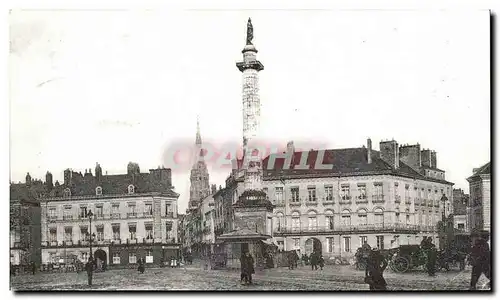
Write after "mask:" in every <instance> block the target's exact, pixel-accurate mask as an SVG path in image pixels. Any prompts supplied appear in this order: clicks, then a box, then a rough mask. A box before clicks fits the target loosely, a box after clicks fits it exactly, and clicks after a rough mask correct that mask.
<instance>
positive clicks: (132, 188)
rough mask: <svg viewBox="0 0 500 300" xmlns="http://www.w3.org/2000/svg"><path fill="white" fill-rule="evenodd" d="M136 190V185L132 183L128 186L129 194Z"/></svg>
mask: <svg viewBox="0 0 500 300" xmlns="http://www.w3.org/2000/svg"><path fill="white" fill-rule="evenodd" d="M134 190H135V188H134V185H132V184H131V185H129V186H128V193H129V194H133V193H134Z"/></svg>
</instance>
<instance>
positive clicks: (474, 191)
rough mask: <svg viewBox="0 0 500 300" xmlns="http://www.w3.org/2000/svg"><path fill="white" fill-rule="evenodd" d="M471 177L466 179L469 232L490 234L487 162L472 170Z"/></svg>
mask: <svg viewBox="0 0 500 300" xmlns="http://www.w3.org/2000/svg"><path fill="white" fill-rule="evenodd" d="M472 173H473V175H472V176H471V177H469V178H467V181H468V182H469V193H470V200H469V207H468V213H467V215H468V218H469V230H470V231H488V232H491V215H490V209H491V204H490V203H491V202H490V201H491V179H490V176H491V167H490V163H489V162H488V163H487V164H485V165H484V166H482V167H480V168H477V169H474V170H473V171H472Z"/></svg>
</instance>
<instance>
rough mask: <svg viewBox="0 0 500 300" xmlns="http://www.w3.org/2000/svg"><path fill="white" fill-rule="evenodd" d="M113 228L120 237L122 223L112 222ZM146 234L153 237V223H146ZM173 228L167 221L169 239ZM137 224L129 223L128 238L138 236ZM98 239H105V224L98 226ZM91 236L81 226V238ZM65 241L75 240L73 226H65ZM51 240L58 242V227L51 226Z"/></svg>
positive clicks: (115, 238) (117, 236) (86, 239)
mask: <svg viewBox="0 0 500 300" xmlns="http://www.w3.org/2000/svg"><path fill="white" fill-rule="evenodd" d="M111 227H112V230H113V240H119V239H120V236H121V234H120V224H111ZM144 229H145V236H144V238H146V239H147V240H150V239H153V237H154V235H153V224H144ZM171 230H172V226H171V224H168V223H167V230H166V231H167V239H168V238H169V237H168V236H169V231H171ZM136 232H137V225H136V224H129V225H128V232H127V233H128V238H129V239H131V240H134V239H136V238H137V234H136ZM95 234H96V237H95V240H96V241H104V226H96V232H95ZM89 238H90V236H89V230H88V227H87V226H80V239H81V240H82V241H88V240H89ZM64 241H65V242H72V241H73V227H65V228H64ZM49 242H57V228H49Z"/></svg>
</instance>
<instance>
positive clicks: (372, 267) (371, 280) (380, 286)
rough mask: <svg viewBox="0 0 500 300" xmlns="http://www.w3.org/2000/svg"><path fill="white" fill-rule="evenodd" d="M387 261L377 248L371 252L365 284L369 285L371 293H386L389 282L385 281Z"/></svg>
mask: <svg viewBox="0 0 500 300" xmlns="http://www.w3.org/2000/svg"><path fill="white" fill-rule="evenodd" d="M385 268H387V261H386V259H385V258H384V256H383V255H382V254H381V253H380V251H379V250H378V249H377V248H374V249H372V250H371V251H370V255H369V256H368V260H367V263H366V269H365V283H368V285H369V286H370V290H371V291H384V290H386V289H387V282H386V281H385V279H384V271H385Z"/></svg>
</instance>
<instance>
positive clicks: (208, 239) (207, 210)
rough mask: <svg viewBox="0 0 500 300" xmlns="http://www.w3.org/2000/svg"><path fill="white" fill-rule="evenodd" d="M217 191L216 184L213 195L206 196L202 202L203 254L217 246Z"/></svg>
mask: <svg viewBox="0 0 500 300" xmlns="http://www.w3.org/2000/svg"><path fill="white" fill-rule="evenodd" d="M216 192H217V188H216V186H215V185H212V195H210V196H207V197H205V198H204V199H203V200H202V201H201V204H200V216H201V243H202V253H203V255H209V254H211V253H214V247H215V201H214V195H215V193H216Z"/></svg>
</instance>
